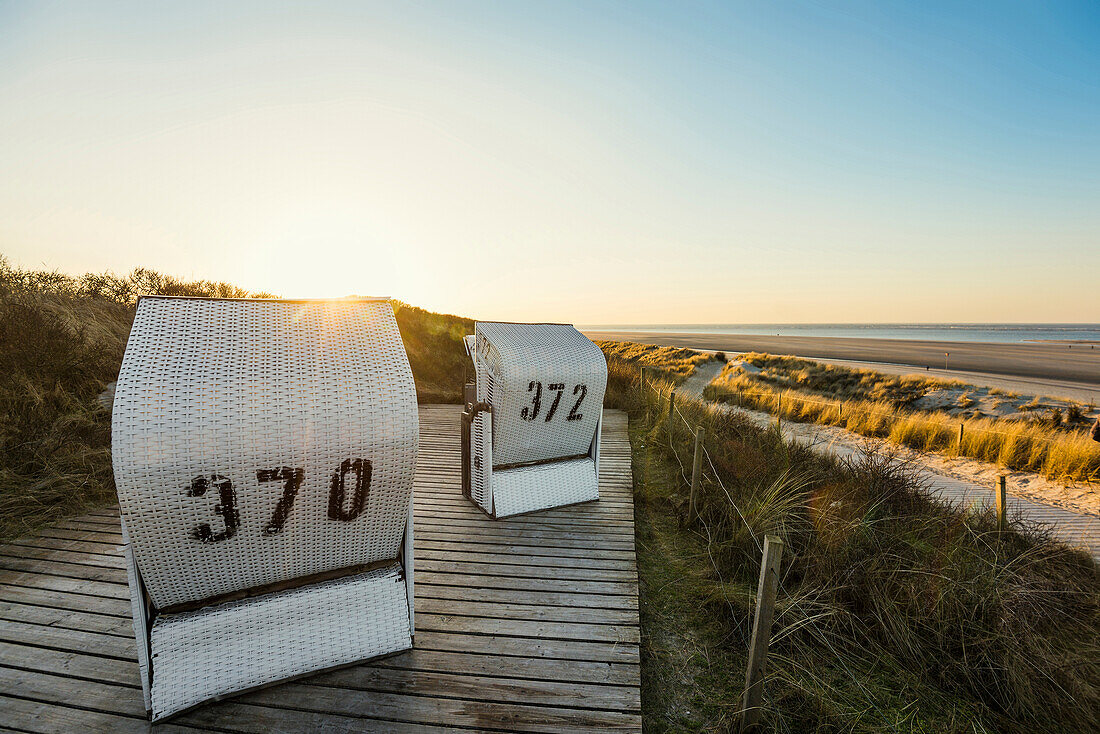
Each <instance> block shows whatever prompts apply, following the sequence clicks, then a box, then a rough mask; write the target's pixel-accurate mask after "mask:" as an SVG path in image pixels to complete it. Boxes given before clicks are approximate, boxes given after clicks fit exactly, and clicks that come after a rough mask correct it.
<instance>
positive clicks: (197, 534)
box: [184, 459, 371, 543]
mask: <svg viewBox="0 0 1100 734" xmlns="http://www.w3.org/2000/svg"><path fill="white" fill-rule="evenodd" d="M348 475H353V478H349V476H348ZM304 478H305V471H304V470H303V469H294V468H291V467H289V466H282V467H277V468H274V469H257V470H256V481H257V482H260V483H261V484H262V483H264V482H282V483H283V494H282V496H281V497H280V498H279V502H278V504H276V505H275V509H274V511H273V512H272V514H271V519H270V520H268V521H267V524H266V525H264V529H263V533H264V535H277V534H278V533H279V532H281V531H282V529H283V525H285V524H286V520H287V518H288V517H290V511H291V510H292V509H294V500H295V499H296V498H297V496H298V489H299V488H300V487H301V486H302V480H303V479H304ZM349 479H350V481H349ZM370 479H371V463H370V461H367V460H365V459H344V461H342V462H341V463H340V467H339V468H338V469H337V470H336V471H335V472H334V473H333V475H332V482H331V486H330V488H329V493H328V517H329V519H330V520H340V521H342V522H351V521H352V520H354V519H355V518H357V517H359V516H360V515H361V514H363V508H364V507H366V504H367V496H368V494H369V493H370ZM349 484H350V485H351V492H350V494H351V502H350V503H349V502H348V494H349V492H348V488H349V487H348V485H349ZM210 489H214V490H216V491H217V493H218V503H217V504H216V505H214V514H215V515H218V516H220V517H221V520H222V525H223V526H224V527H223V528H222V529H221V530H219V531H217V532H215V531H214V529H213V528H212V527H211V526H210V523H208V522H204V523H200V524H198V525H196V526H195V527H194V528H193V529H192V530H191V537H192V538H194V539H195V540H198V541H200V542H203V543H218V542H221V541H223V540H229V539H230V538H232V537H233V536H234V535H236V534H237V530H238V529H239V528H240V525H241V513H240V510H238V509H237V492H236V490H235V489H234V488H233V480H232V479H230V478H229V477H225V476H222V475H221V474H210V475H206V474H200V475H199V476H197V477H195V478H194V479H192V480H191V486H190V487H188V488H187V489H185V490H184V494H186V495H187V496H188V497H204V496H206V493H207V491H209V490H210Z"/></svg>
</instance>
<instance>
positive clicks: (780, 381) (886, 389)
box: [704, 353, 1100, 482]
mask: <svg viewBox="0 0 1100 734" xmlns="http://www.w3.org/2000/svg"><path fill="white" fill-rule="evenodd" d="M744 363H746V364H749V365H751V366H753V367H755V368H759V369H760V371H759V372H747V371H746V370H745V369H744V367H743V366H742V363H730V364H728V365H727V366H726V368H724V369H723V371H722V373H721V374H720V375H719V376H718V377H717V378H716V379H715V380H714V381H713V382H712V383H711V384H710V385H709V386H708V387H707V389H706V391H705V393H704V395H705V396H706V397H707V398H709V399H712V400H717V401H720V402H725V403H730V404H734V405H740V406H743V407H746V408H754V409H757V410H765V411H768V412H771V413H776V412H777V411H778V412H779V413H780V414H781V415H782V416H783V417H784V418H786V419H789V420H795V421H802V422H811V423H820V424H824V425H832V426H840V427H842V428H846V429H848V430H850V431H854V432H856V433H859V434H862V435H864V436H874V437H879V438H885V439H888V440H890V441H893V442H894V443H897V444H901V445H904V446H909V447H911V448H915V449H917V450H920V451H943V452H945V453H947V454H949V455H956V456H968V457H971V458H975V459H981V460H983V461H988V462H991V463H995V464H999V465H1001V466H1004V467H1008V468H1010V469H1019V470H1024V471H1033V472H1038V473H1041V474H1044V475H1046V476H1048V477H1051V478H1054V479H1067V480H1074V481H1088V482H1095V481H1098V480H1100V445H1098V444H1096V443H1095V442H1094V441H1091V440H1090V439H1089V438H1088V436H1087V435H1086V433H1085V432H1084V431H1082V430H1063V426H1064V424H1065V419H1064V417H1063V414H1062V412H1061V410H1059V409H1058V408H1051V409H1050V411H1048V412H1047V413H1046V414H1045V415H1044V416H1042V417H1041V418H1038V419H1033V420H1025V421H1021V420H1006V419H1004V418H996V417H988V416H986V415H984V414H983V413H981V412H980V411H977V410H967V411H966V412H958V413H956V414H950V413H948V412H946V411H945V410H932V409H928V410H922V409H920V408H919V407H918V406H919V404H920V403H919V401H920V400H921V399H923V398H924V397H925V395H926V393H927V392H928V391H929V390H933V389H943V388H944V387H945V385H946V386H954V387H955V389H956V391H957V392H958V393H959V395H958V396H957V398H956V401H955V403H954V404H955V405H956V406H957V407H958V408H959V409H961V410H965V409H969V408H972V407H973V406H974V404H975V400H974V397H973V396H974V394H975V391H974V389H972V388H971V389H966V387H965V386H963V385H962V384H961V383H943V382H940V381H936V380H930V379H925V378H920V377H894V376H891V375H880V374H878V373H875V372H871V371H868V370H849V369H846V368H843V367H834V366H832V365H821V364H818V363H815V362H810V361H808V360H802V359H798V358H795V357H775V356H772V355H761V354H756V353H751V354H747V355H744ZM777 366H778V369H777ZM780 396H782V399H781V400H780ZM823 397H824V399H823ZM999 400H1001V399H999V398H998V401H999ZM991 402H992V401H991ZM1038 406H1039V400H1038V398H1036V399H1035V400H1033V401H1031V402H1030V403H1026V404H1024V405H1022V406H1020V408H1019V410H1031V409H1034V408H1037V407H1038ZM1007 412H1010V413H1015V412H1018V411H1017V409H1015V408H1012V409H1011V410H1008V411H1007ZM1073 415H1074V416H1075V418H1074V420H1075V421H1080V420H1081V416H1082V415H1083V413H1082V412H1081V410H1080V408H1077V410H1076V411H1075V412H1074V413H1073ZM960 425H962V426H963V440H962V442H961V444H960V442H959V440H958V436H959V426H960Z"/></svg>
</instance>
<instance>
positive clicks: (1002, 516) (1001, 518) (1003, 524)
mask: <svg viewBox="0 0 1100 734" xmlns="http://www.w3.org/2000/svg"><path fill="white" fill-rule="evenodd" d="M1007 483H1008V480H1007V478H1006V477H1005V475H1004V474H1002V475H1001V476H999V477H997V491H996V492H994V494H995V495H996V496H995V497H994V505H995V506H996V509H997V532H1000V533H1003V532H1004V531H1005V529H1006V528H1007V527H1008V518H1007V515H1008V502H1007V499H1008V496H1007V493H1006V492H1005V485H1006V484H1007Z"/></svg>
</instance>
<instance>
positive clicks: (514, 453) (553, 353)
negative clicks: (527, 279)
mask: <svg viewBox="0 0 1100 734" xmlns="http://www.w3.org/2000/svg"><path fill="white" fill-rule="evenodd" d="M474 331H475V333H474V334H473V335H472V336H468V337H466V349H467V351H468V352H469V354H470V357H471V359H473V363H474V376H475V382H474V384H473V385H467V396H466V401H465V402H466V410H465V412H464V413H463V424H462V444H463V451H462V456H463V472H462V481H463V491H464V493H465V494H466V496H467V497H468V498H470V499H471V500H472V501H473V502H474V503H475V504H477V505H478V506H479V507H481V509H483V510H484V511H485V512H486V513H488V514H489V515H490V516H491V517H494V518H501V517H508V516H510V515H518V514H521V513H525V512H533V511H535V510H544V509H547V508H550V507H560V506H562V505H572V504H576V503H579V502H589V501H591V500H596V499H599V496H600V495H599V463H600V426H601V423H602V418H603V396H604V390H605V389H606V387H607V360H606V359H605V358H604V355H603V352H601V351H600V348H599V347H597V346H596V345H595V344H593V343H592V342H591V341H590V340H589V339H588V338H587V337H585V336H584V335H583V334H581V333H580V332H579V331H577V330H576V329H574V328H573V327H572V326H569V325H568V324H504V323H478V324H477V325H476V327H475V330H474Z"/></svg>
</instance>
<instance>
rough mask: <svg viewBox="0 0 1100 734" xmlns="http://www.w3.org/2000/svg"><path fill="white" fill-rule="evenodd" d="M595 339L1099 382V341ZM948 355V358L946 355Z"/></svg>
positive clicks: (632, 335) (674, 335)
mask: <svg viewBox="0 0 1100 734" xmlns="http://www.w3.org/2000/svg"><path fill="white" fill-rule="evenodd" d="M582 331H583V333H584V334H585V336H587V337H588V338H590V339H594V340H607V341H629V342H638V343H640V344H658V345H661V346H669V347H687V348H691V349H708V350H716V351H724V352H731V353H738V352H751V351H756V352H768V353H770V354H791V355H796V356H799V357H807V358H814V359H841V360H854V361H861V362H881V363H889V364H898V365H908V366H911V367H915V368H919V369H925V368H932V369H943V368H944V366H945V360H946V366H947V367H948V368H950V369H951V370H960V371H966V372H986V373H991V374H998V375H1007V376H1017V377H1032V378H1039V379H1048V380H1061V381H1067V382H1075V383H1080V384H1082V385H1085V386H1098V385H1100V349H1097V348H1096V346H1095V345H1094V344H1091V343H1089V344H1080V343H1061V342H1059V343H1052V342H1026V343H1025V342H1017V343H1001V342H961V341H935V340H916V339H872V338H862V339H861V338H850V337H819V336H768V335H763V334H704V333H685V332H653V331H625V330H623V331H589V330H584V329H582ZM945 353H946V354H947V355H948V356H947V357H946V358H945V357H944V354H945Z"/></svg>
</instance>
